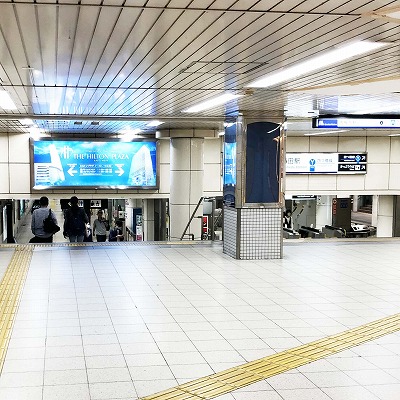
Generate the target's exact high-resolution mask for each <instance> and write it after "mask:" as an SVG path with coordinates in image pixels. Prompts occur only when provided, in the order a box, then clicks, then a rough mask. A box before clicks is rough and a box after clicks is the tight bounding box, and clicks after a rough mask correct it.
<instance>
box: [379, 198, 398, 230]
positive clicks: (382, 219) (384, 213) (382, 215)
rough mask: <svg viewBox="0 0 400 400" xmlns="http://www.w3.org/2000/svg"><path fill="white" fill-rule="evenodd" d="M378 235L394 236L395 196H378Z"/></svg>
mask: <svg viewBox="0 0 400 400" xmlns="http://www.w3.org/2000/svg"><path fill="white" fill-rule="evenodd" d="M377 197H378V202H377V203H378V210H377V224H376V236H377V237H393V205H394V203H393V201H394V197H393V196H377Z"/></svg>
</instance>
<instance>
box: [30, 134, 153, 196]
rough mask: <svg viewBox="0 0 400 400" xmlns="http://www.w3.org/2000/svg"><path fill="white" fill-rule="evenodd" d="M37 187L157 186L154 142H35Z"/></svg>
mask: <svg viewBox="0 0 400 400" xmlns="http://www.w3.org/2000/svg"><path fill="white" fill-rule="evenodd" d="M32 148H33V156H32V163H33V168H32V170H33V184H32V186H33V189H47V188H53V187H57V188H69V187H74V188H76V187H87V188H147V189H150V188H151V189H154V188H156V187H157V143H156V141H155V140H153V141H136V142H120V141H73V140H38V141H32Z"/></svg>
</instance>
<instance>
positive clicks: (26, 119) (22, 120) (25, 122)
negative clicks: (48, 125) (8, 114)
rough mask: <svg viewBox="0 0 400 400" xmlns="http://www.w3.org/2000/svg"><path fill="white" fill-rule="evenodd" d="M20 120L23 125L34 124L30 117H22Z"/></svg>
mask: <svg viewBox="0 0 400 400" xmlns="http://www.w3.org/2000/svg"><path fill="white" fill-rule="evenodd" d="M19 122H20V123H21V125H25V126H30V125H33V124H34V123H33V121H32V120H31V119H29V118H23V119H20V120H19Z"/></svg>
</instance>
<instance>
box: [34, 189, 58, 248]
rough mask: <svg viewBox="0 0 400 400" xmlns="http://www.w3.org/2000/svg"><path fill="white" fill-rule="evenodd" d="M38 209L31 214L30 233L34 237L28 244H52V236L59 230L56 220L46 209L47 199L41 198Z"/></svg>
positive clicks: (52, 213)
mask: <svg viewBox="0 0 400 400" xmlns="http://www.w3.org/2000/svg"><path fill="white" fill-rule="evenodd" d="M39 203H40V208H37V209H36V210H34V211H33V213H32V222H31V231H32V233H33V234H34V235H35V236H34V237H33V238H32V239H31V240H30V241H29V243H53V235H54V234H55V233H57V232H58V231H59V230H60V227H59V226H58V222H57V218H56V216H55V214H54V212H53V211H52V210H51V209H48V208H47V206H48V205H49V199H48V198H47V197H46V196H42V197H41V198H40V200H39Z"/></svg>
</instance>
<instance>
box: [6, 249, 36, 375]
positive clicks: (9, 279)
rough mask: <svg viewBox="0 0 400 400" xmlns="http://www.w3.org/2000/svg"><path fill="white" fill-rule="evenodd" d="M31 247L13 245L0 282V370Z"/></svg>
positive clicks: (30, 254)
mask: <svg viewBox="0 0 400 400" xmlns="http://www.w3.org/2000/svg"><path fill="white" fill-rule="evenodd" d="M33 249H34V248H33V246H28V245H25V246H19V245H18V246H15V251H14V254H13V256H12V258H11V261H10V264H9V265H8V267H7V270H6V272H5V274H4V276H3V279H2V281H1V283H0V372H1V370H2V368H3V364H4V359H5V356H6V352H7V347H8V342H9V341H10V337H11V331H12V327H13V324H14V318H15V315H16V313H17V310H18V305H19V300H20V297H21V292H22V287H23V285H24V282H25V278H26V274H27V272H28V269H29V265H30V262H31V258H32V253H33Z"/></svg>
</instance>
